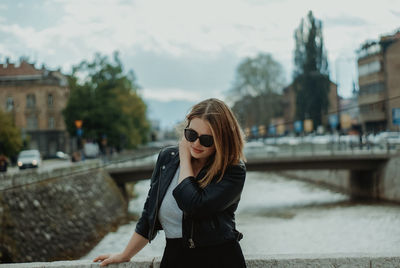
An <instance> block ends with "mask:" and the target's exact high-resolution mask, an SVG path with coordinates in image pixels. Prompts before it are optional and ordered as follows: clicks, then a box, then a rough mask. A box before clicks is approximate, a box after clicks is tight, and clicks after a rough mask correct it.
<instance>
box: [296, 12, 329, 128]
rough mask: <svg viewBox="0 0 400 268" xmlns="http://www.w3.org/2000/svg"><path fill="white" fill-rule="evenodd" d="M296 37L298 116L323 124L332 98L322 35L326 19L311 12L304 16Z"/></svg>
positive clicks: (315, 123) (316, 124)
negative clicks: (319, 18) (317, 17)
mask: <svg viewBox="0 0 400 268" xmlns="http://www.w3.org/2000/svg"><path fill="white" fill-rule="evenodd" d="M294 38H295V41H296V48H295V53H294V63H295V68H294V72H293V76H294V82H293V87H294V90H295V92H296V117H297V119H299V120H304V119H308V118H310V119H312V120H313V122H314V125H315V126H318V125H321V122H322V114H323V113H326V111H327V109H328V106H329V100H328V94H329V86H330V80H329V69H328V61H327V57H326V51H325V48H324V40H323V36H322V22H321V21H320V20H317V19H315V18H314V15H313V13H312V12H311V11H310V12H309V13H308V15H307V20H304V19H302V20H301V22H300V25H299V27H298V28H297V29H296V31H295V34H294Z"/></svg>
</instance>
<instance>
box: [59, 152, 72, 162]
mask: <svg viewBox="0 0 400 268" xmlns="http://www.w3.org/2000/svg"><path fill="white" fill-rule="evenodd" d="M56 158H57V159H62V160H69V159H70V156H69V155H68V154H66V153H64V152H61V151H58V152H57V153H56Z"/></svg>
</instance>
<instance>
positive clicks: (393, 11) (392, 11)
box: [390, 10, 400, 18]
mask: <svg viewBox="0 0 400 268" xmlns="http://www.w3.org/2000/svg"><path fill="white" fill-rule="evenodd" d="M390 12H391V13H392V14H393V15H394V16H396V17H399V18H400V11H395V10H390Z"/></svg>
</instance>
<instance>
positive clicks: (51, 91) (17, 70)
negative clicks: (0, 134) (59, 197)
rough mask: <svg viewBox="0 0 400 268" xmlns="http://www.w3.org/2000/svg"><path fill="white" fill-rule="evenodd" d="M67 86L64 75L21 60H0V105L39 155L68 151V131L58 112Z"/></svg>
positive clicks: (45, 155)
mask: <svg viewBox="0 0 400 268" xmlns="http://www.w3.org/2000/svg"><path fill="white" fill-rule="evenodd" d="M68 97H69V87H68V82H67V78H66V76H64V75H63V74H62V73H61V72H60V71H50V70H47V69H46V68H44V67H42V68H41V69H36V68H35V66H34V65H33V64H30V63H28V62H27V61H25V60H22V61H21V62H20V63H19V64H13V63H10V62H9V61H8V60H7V62H6V63H5V64H0V109H2V110H3V111H6V112H9V113H11V115H12V117H13V119H14V122H15V125H16V126H17V127H18V128H20V129H21V132H22V138H23V139H24V140H26V141H27V142H28V144H27V147H28V148H30V149H38V150H39V151H40V152H41V154H42V156H43V157H53V156H55V154H56V152H57V151H63V152H68V148H69V146H68V143H69V142H68V134H67V131H66V126H65V123H64V118H63V115H62V110H63V109H64V108H65V106H66V104H67V100H68Z"/></svg>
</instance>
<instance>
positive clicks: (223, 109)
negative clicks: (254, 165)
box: [186, 98, 245, 188]
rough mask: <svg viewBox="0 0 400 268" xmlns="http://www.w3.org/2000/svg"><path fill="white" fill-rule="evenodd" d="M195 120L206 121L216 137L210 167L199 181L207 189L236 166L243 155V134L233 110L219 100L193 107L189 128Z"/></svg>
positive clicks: (188, 121)
mask: <svg viewBox="0 0 400 268" xmlns="http://www.w3.org/2000/svg"><path fill="white" fill-rule="evenodd" d="M194 118H200V119H202V120H205V121H206V122H207V123H208V124H209V125H210V128H211V133H212V135H213V137H214V144H215V154H214V156H211V157H210V160H211V161H210V163H209V165H210V167H209V169H208V171H207V173H206V175H205V176H204V178H202V179H201V180H200V181H199V184H200V187H202V188H204V187H206V186H207V185H208V184H209V183H210V182H211V181H212V180H213V178H214V177H215V176H218V181H220V180H221V179H222V176H223V175H224V173H225V170H226V168H227V166H229V165H236V164H238V163H239V161H240V160H241V159H243V160H244V159H245V158H244V155H243V146H244V138H243V132H242V131H241V129H240V126H239V124H238V122H237V120H236V118H235V116H234V114H233V113H232V111H231V109H230V108H229V107H228V106H227V105H226V104H225V103H224V102H223V101H220V100H218V99H214V98H212V99H207V100H204V101H202V102H200V103H198V104H196V105H195V106H193V107H192V110H191V111H190V113H189V114H188V115H187V116H186V121H187V126H189V124H190V121H191V120H192V119H194Z"/></svg>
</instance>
